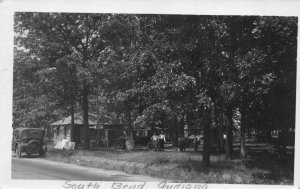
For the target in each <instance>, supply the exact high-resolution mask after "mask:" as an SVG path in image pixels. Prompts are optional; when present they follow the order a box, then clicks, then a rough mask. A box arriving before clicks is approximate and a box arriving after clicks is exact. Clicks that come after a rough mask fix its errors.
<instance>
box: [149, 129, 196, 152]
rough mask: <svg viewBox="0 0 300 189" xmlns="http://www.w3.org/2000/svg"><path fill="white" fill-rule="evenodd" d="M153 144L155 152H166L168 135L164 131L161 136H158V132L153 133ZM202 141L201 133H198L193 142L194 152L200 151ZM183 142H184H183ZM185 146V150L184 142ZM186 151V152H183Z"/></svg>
mask: <svg viewBox="0 0 300 189" xmlns="http://www.w3.org/2000/svg"><path fill="white" fill-rule="evenodd" d="M151 140H152V143H153V150H154V151H157V150H159V151H164V144H165V142H166V135H165V133H164V132H163V131H161V133H160V134H159V135H157V134H156V132H154V133H153V135H152V137H151ZM200 140H201V136H200V134H199V133H196V134H195V135H194V140H193V147H194V151H195V152H196V151H198V145H200ZM182 142H183V141H182ZM183 145H184V147H183V148H184V149H185V143H184V142H183ZM182 151H185V150H182Z"/></svg>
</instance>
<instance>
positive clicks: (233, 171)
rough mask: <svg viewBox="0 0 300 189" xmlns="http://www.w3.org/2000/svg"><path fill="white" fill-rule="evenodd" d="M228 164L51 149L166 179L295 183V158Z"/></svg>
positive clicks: (63, 156) (58, 157)
mask: <svg viewBox="0 0 300 189" xmlns="http://www.w3.org/2000/svg"><path fill="white" fill-rule="evenodd" d="M249 155H250V156H249V158H248V159H246V160H244V161H241V160H239V159H237V158H235V159H234V160H230V161H225V157H224V155H221V156H217V155H211V166H210V167H209V168H207V167H204V166H202V164H201V159H202V155H201V154H200V153H193V152H184V153H182V152H153V151H130V152H128V151H100V150H96V151H92V150H78V149H77V150H74V151H65V150H57V149H50V150H49V152H48V156H47V158H48V159H50V160H54V161H62V162H67V163H74V164H79V165H83V166H90V167H96V168H104V169H110V170H120V171H124V172H127V173H130V174H141V175H150V176H153V177H159V178H164V179H166V180H172V181H180V182H202V183H236V184H237V183H241V184H293V166H294V161H293V157H292V156H286V159H278V158H277V156H274V155H273V154H270V153H269V152H260V153H250V154H249Z"/></svg>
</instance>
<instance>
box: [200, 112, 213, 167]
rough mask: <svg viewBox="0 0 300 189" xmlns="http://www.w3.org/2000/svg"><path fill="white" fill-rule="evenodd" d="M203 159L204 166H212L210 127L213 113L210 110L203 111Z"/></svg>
mask: <svg viewBox="0 0 300 189" xmlns="http://www.w3.org/2000/svg"><path fill="white" fill-rule="evenodd" d="M203 121H204V127H203V157H202V164H203V165H204V166H210V126H211V112H210V109H209V108H206V109H204V110H203Z"/></svg>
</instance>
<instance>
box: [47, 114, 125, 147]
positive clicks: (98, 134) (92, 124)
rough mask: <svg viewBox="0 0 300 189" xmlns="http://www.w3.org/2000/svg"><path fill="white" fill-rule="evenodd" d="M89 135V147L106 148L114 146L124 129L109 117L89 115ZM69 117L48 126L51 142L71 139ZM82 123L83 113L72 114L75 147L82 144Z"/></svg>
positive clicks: (70, 121) (118, 122)
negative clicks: (50, 132)
mask: <svg viewBox="0 0 300 189" xmlns="http://www.w3.org/2000/svg"><path fill="white" fill-rule="evenodd" d="M88 119H89V120H88V123H89V134H90V144H91V147H97V146H103V147H108V146H111V145H113V144H114V142H115V140H116V139H117V138H118V137H119V136H122V135H123V130H124V127H123V125H122V123H121V122H120V121H119V120H117V119H113V118H111V117H110V116H106V115H100V116H99V117H98V116H97V115H95V114H92V113H89V117H88ZM71 126H72V120H71V116H68V117H65V118H63V119H61V120H59V121H56V122H54V123H51V124H50V127H51V130H52V133H53V141H61V140H63V139H67V140H69V141H70V137H71ZM83 133H84V121H83V112H79V113H75V114H74V135H75V136H74V138H75V142H76V145H77V146H81V145H82V144H83V143H84V134H83Z"/></svg>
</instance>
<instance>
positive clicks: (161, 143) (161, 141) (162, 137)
mask: <svg viewBox="0 0 300 189" xmlns="http://www.w3.org/2000/svg"><path fill="white" fill-rule="evenodd" d="M158 139H159V151H164V144H165V142H166V136H165V134H164V132H163V131H162V132H161V133H160V135H159V136H158Z"/></svg>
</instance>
